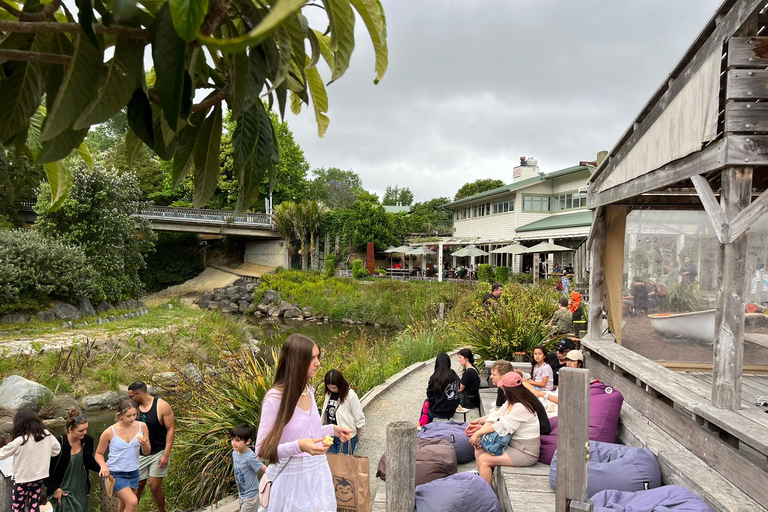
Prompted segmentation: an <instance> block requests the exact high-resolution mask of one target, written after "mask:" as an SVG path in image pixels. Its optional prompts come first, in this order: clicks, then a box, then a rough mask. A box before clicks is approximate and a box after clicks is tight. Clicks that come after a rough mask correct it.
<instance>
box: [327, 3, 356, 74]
mask: <svg viewBox="0 0 768 512" xmlns="http://www.w3.org/2000/svg"><path fill="white" fill-rule="evenodd" d="M326 6H327V8H328V11H329V12H328V18H329V19H330V20H331V50H332V51H333V55H334V59H333V73H332V75H331V82H333V81H335V80H338V79H339V78H341V76H342V75H343V74H344V73H345V72H346V71H347V68H349V61H350V59H351V58H352V51H353V50H354V49H355V14H354V13H353V12H352V7H351V6H350V5H349V0H327V3H326Z"/></svg>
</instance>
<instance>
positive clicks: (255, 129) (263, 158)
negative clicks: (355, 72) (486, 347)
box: [0, 0, 388, 211]
mask: <svg viewBox="0 0 768 512" xmlns="http://www.w3.org/2000/svg"><path fill="white" fill-rule="evenodd" d="M76 5H77V8H78V9H77V10H78V12H77V19H78V23H74V16H73V14H72V13H71V12H70V11H69V9H68V7H67V6H66V5H64V4H63V3H62V1H61V0H51V1H50V2H47V3H41V2H40V1H39V0H28V1H26V2H14V1H11V0H3V1H0V63H1V64H0V99H1V100H0V101H2V102H3V103H4V107H3V108H0V152H3V155H4V154H5V151H6V150H7V149H10V148H12V147H15V149H16V151H19V152H22V153H24V154H26V155H27V156H28V157H29V158H30V159H31V160H33V161H34V162H35V163H38V164H44V165H45V167H46V171H47V174H48V179H49V182H50V184H51V187H50V188H51V194H52V195H53V197H52V198H51V205H52V208H53V209H55V208H57V207H58V206H59V205H60V204H61V203H62V202H63V200H64V199H66V197H67V194H68V193H69V188H70V186H71V183H72V172H73V171H72V169H70V168H69V167H68V166H67V165H66V164H65V161H64V158H65V157H66V156H68V155H69V154H70V153H71V152H72V150H74V149H78V151H79V153H80V155H81V156H82V157H83V159H84V160H85V161H86V162H88V158H89V157H90V156H89V155H88V153H87V148H86V149H83V147H82V146H81V144H82V142H83V139H84V138H85V135H86V134H87V133H88V130H89V128H90V127H91V125H93V124H97V123H101V122H104V121H106V120H107V119H109V118H110V117H112V116H114V115H115V114H117V113H118V112H120V111H121V110H123V109H126V110H127V114H128V123H129V127H130V128H129V132H128V134H127V135H126V151H127V154H128V158H129V160H130V159H131V158H132V156H134V155H135V154H136V151H137V148H138V147H139V144H141V143H144V144H146V145H147V146H149V147H150V148H151V149H152V150H153V151H154V152H155V153H156V154H157V155H158V156H159V157H160V158H161V159H163V160H168V161H170V160H173V174H174V182H175V183H178V182H179V181H180V180H181V178H183V177H184V175H186V174H187V172H190V171H192V172H193V173H194V183H195V195H194V197H195V203H196V206H199V205H202V204H204V203H205V202H206V201H207V200H208V199H210V197H211V194H212V191H213V190H214V189H215V185H216V182H217V179H218V175H219V172H220V166H219V163H218V160H217V159H218V149H219V147H220V144H221V128H222V118H223V108H224V105H223V104H226V108H227V109H228V110H229V111H231V112H232V117H233V120H234V122H235V126H236V129H235V132H234V135H233V137H232V143H233V146H234V155H235V158H234V164H235V172H236V174H237V176H238V179H239V182H240V195H239V198H238V205H237V208H238V210H239V211H242V210H245V209H247V208H248V207H250V206H251V205H252V204H253V203H254V202H255V201H256V200H257V199H258V194H259V185H260V184H261V183H262V181H263V179H264V178H265V176H268V177H269V178H270V183H271V184H272V185H274V182H275V172H276V171H275V169H276V164H277V163H279V161H280V149H279V147H278V144H277V137H276V136H275V133H274V130H273V128H272V124H271V123H270V121H269V116H268V114H267V110H271V109H273V108H276V109H277V111H278V112H279V113H280V115H281V116H284V114H285V106H286V103H288V102H289V101H290V107H291V110H292V111H293V112H295V113H299V111H300V110H301V108H302V105H303V104H304V105H307V106H311V107H312V110H313V111H314V114H315V119H316V122H317V126H318V134H319V136H320V137H322V136H323V135H324V134H325V132H326V130H327V129H328V124H329V122H330V121H329V118H328V115H327V113H328V109H329V99H328V93H327V91H326V82H328V83H331V82H333V81H335V80H337V79H339V78H341V76H342V75H343V74H344V73H345V71H346V70H347V68H348V67H349V63H350V58H351V55H352V51H353V50H354V47H355V40H354V27H355V17H356V14H355V13H357V16H360V19H362V21H363V23H364V25H365V27H366V30H367V31H368V34H369V35H370V38H371V42H372V43H373V48H374V53H375V63H374V71H375V80H374V83H378V81H379V80H381V78H383V76H384V73H385V71H386V69H387V63H388V53H387V42H386V20H385V16H384V10H383V8H382V5H381V2H380V0H315V1H312V2H308V1H307V0H266V1H257V2H250V1H242V0H168V1H164V2H163V1H158V0H143V1H141V2H138V3H137V2H135V1H131V0H125V1H120V2H102V1H101V0H96V1H90V0H87V1H86V0H84V1H80V2H77V4H76ZM304 8H314V9H317V8H321V9H324V10H325V12H326V15H327V26H321V27H318V28H317V29H315V28H313V27H310V25H309V21H308V19H307V17H305V16H304V14H303V13H302V11H303V9H304ZM307 42H308V44H307ZM147 46H149V50H150V52H149V53H150V54H151V56H152V63H153V67H152V68H151V69H149V70H147V69H144V62H143V58H144V55H145V53H146V47H147ZM307 50H309V51H307ZM105 55H110V56H111V57H110V58H109V59H108V60H107V61H106V62H105ZM321 58H322V60H323V61H324V62H325V63H326V65H327V68H328V70H327V71H326V73H327V74H328V75H329V76H328V77H326V78H325V79H324V78H323V77H322V76H321V73H320V70H318V67H317V65H318V63H319V62H320V60H321ZM201 91H203V93H202V94H201ZM205 93H207V94H205ZM203 95H204V96H203ZM202 97H204V99H202V100H201V101H199V102H198V103H194V100H195V98H202ZM263 102H266V105H267V106H266V110H265V106H264V103H263ZM89 165H90V164H89Z"/></svg>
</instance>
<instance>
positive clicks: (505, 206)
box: [493, 197, 515, 215]
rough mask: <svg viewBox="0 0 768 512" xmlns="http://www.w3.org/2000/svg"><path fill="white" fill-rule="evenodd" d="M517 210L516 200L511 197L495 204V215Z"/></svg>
mask: <svg viewBox="0 0 768 512" xmlns="http://www.w3.org/2000/svg"><path fill="white" fill-rule="evenodd" d="M514 210H515V198H514V197H510V198H507V199H504V200H501V201H494V202H493V214H494V215H496V214H497V213H507V212H511V211H514Z"/></svg>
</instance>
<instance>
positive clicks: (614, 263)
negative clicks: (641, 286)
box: [603, 205, 627, 345]
mask: <svg viewBox="0 0 768 512" xmlns="http://www.w3.org/2000/svg"><path fill="white" fill-rule="evenodd" d="M626 224H627V207H626V206H615V205H611V206H609V207H607V208H606V219H605V225H606V229H605V233H606V238H605V263H604V265H603V266H604V268H605V293H606V295H607V297H608V300H607V308H606V309H607V310H608V326H609V327H610V328H611V332H612V333H613V335H614V336H615V337H616V343H618V344H619V345H621V316H622V304H623V303H622V296H623V295H624V237H625V235H626ZM607 262H610V265H608V264H607Z"/></svg>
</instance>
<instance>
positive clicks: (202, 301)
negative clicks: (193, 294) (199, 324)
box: [197, 292, 213, 309]
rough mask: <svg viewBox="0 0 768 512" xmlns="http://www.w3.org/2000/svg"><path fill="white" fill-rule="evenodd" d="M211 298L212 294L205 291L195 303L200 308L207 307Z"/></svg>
mask: <svg viewBox="0 0 768 512" xmlns="http://www.w3.org/2000/svg"><path fill="white" fill-rule="evenodd" d="M212 300H213V294H212V293H211V292H205V293H204V294H203V296H202V297H200V300H198V301H197V305H198V306H199V307H200V309H208V303H209V302H211V301H212Z"/></svg>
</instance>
